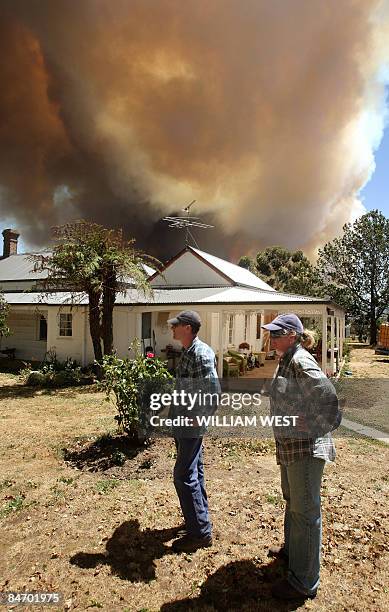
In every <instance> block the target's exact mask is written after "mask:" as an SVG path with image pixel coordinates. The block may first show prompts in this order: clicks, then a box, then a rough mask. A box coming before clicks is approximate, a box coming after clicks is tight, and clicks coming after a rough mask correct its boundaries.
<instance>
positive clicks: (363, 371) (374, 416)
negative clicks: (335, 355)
mask: <svg viewBox="0 0 389 612" xmlns="http://www.w3.org/2000/svg"><path fill="white" fill-rule="evenodd" d="M350 346H351V354H350V361H349V363H348V365H347V370H348V371H350V372H352V376H345V377H343V378H342V379H341V381H340V387H341V395H342V396H344V397H345V399H346V404H345V408H344V416H345V417H347V418H349V419H351V420H353V421H357V422H358V423H363V424H364V425H368V426H370V427H374V428H376V429H378V430H381V431H383V432H384V433H385V434H387V433H389V399H388V398H389V360H386V359H384V358H383V357H382V355H376V354H375V353H374V349H372V348H370V347H369V346H367V345H366V344H361V343H356V342H354V343H350Z"/></svg>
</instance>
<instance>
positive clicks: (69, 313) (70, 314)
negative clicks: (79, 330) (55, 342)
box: [58, 312, 73, 338]
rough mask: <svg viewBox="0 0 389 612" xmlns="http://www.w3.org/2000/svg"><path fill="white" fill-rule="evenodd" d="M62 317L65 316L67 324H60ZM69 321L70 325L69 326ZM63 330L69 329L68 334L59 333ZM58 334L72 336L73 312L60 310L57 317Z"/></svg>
mask: <svg viewBox="0 0 389 612" xmlns="http://www.w3.org/2000/svg"><path fill="white" fill-rule="evenodd" d="M63 317H67V319H66V321H67V325H65V326H62V320H63ZM69 323H70V326H69ZM63 330H65V331H69V330H70V334H67V333H66V334H63V333H61V332H62V331H63ZM58 336H59V338H72V337H73V314H72V313H71V312H60V313H59V318H58Z"/></svg>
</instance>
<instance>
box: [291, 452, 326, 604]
mask: <svg viewBox="0 0 389 612" xmlns="http://www.w3.org/2000/svg"><path fill="white" fill-rule="evenodd" d="M324 464H325V461H324V459H317V458H316V457H304V458H303V459H299V460H297V461H294V462H293V463H291V464H290V465H281V466H280V467H281V488H282V493H283V496H284V499H285V502H286V507H285V522H284V536H285V551H286V553H287V554H288V556H289V570H288V582H289V583H290V584H291V585H292V586H293V587H294V588H295V589H297V590H298V591H300V592H301V593H303V594H304V595H312V594H314V593H315V592H316V590H317V588H318V586H319V576H320V552H321V533H322V532H321V505H320V487H321V478H322V475H323V469H324Z"/></svg>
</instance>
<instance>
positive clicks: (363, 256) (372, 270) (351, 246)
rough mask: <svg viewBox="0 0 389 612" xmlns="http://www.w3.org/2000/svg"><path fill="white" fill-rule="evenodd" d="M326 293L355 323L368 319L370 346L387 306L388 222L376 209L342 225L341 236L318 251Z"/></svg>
mask: <svg viewBox="0 0 389 612" xmlns="http://www.w3.org/2000/svg"><path fill="white" fill-rule="evenodd" d="M318 270H319V273H320V275H321V277H322V279H323V281H324V282H325V283H326V284H327V287H326V291H327V293H329V294H330V296H331V297H332V299H333V300H334V301H336V302H337V303H338V304H340V305H342V306H343V307H344V308H345V309H346V310H347V312H348V313H349V314H350V315H352V316H353V317H356V318H358V320H364V319H366V320H368V322H369V327H370V343H371V344H376V342H377V323H378V320H379V318H380V317H381V316H382V314H383V313H384V311H385V309H386V308H387V307H388V304H389V273H388V271H389V220H388V219H386V218H385V217H384V215H383V214H382V213H380V212H379V211H378V210H373V211H371V212H368V213H366V214H365V215H363V216H362V217H360V218H359V219H357V220H356V221H355V222H354V223H346V224H345V225H344V226H343V235H342V236H341V237H340V238H335V240H333V241H332V242H328V243H327V244H326V245H325V246H324V247H323V249H320V250H319V259H318Z"/></svg>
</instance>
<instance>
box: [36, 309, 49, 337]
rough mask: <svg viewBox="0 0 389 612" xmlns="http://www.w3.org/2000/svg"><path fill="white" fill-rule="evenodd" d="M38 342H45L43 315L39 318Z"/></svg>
mask: <svg viewBox="0 0 389 612" xmlns="http://www.w3.org/2000/svg"><path fill="white" fill-rule="evenodd" d="M38 338H39V340H47V321H46V319H45V317H44V316H43V315H41V316H40V318H39V334H38Z"/></svg>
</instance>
